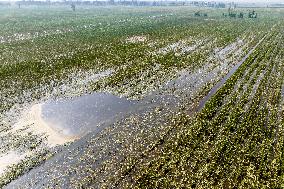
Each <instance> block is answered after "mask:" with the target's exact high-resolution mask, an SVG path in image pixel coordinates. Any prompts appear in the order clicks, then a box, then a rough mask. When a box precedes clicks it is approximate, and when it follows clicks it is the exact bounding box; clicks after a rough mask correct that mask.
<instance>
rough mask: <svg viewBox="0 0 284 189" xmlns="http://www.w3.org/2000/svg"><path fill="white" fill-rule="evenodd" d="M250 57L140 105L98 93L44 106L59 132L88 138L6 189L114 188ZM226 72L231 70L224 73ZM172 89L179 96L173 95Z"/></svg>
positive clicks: (185, 78) (196, 75)
mask: <svg viewBox="0 0 284 189" xmlns="http://www.w3.org/2000/svg"><path fill="white" fill-rule="evenodd" d="M247 57H248V56H246V57H244V59H243V60H242V61H241V62H240V63H238V64H237V65H236V66H233V65H227V66H224V65H222V66H217V67H214V66H213V67H212V66H211V67H210V66H207V67H205V68H203V69H197V70H196V72H193V73H191V74H190V73H185V74H181V76H180V77H179V78H177V79H176V80H173V81H170V82H168V84H166V85H165V86H164V87H163V88H162V89H161V90H162V91H163V92H159V91H157V92H154V93H152V94H149V95H148V96H147V97H145V98H144V99H142V100H140V101H133V100H127V99H125V98H119V97H117V96H114V95H111V94H109V93H94V94H90V95H84V96H81V97H78V98H74V99H67V100H66V99H63V100H59V101H49V102H47V103H45V104H43V105H42V116H43V120H45V121H46V122H47V123H50V126H51V127H52V128H53V129H54V130H57V131H59V132H61V133H62V134H63V135H69V136H70V135H71V136H76V137H80V136H84V137H82V138H81V139H79V140H76V141H75V142H74V143H73V144H72V145H70V146H67V147H66V148H63V151H62V153H59V154H56V155H55V156H54V157H53V158H51V159H50V160H48V161H47V162H45V163H44V164H43V165H41V166H39V167H38V168H34V169H33V170H31V171H30V172H29V173H27V174H25V175H24V176H22V177H20V178H19V179H17V180H15V181H13V182H11V183H10V184H9V185H7V186H6V188H45V187H51V188H52V187H55V186H56V185H57V186H60V187H62V188H68V187H71V186H80V185H81V184H82V182H83V181H82V180H81V179H85V178H89V179H90V182H91V183H92V184H94V183H97V186H100V187H102V186H104V184H106V185H108V184H110V183H107V182H103V180H104V179H106V180H108V181H110V182H112V184H114V183H113V182H116V181H113V180H112V179H114V178H115V174H123V171H122V170H121V169H120V167H121V165H123V164H124V161H125V160H126V159H127V158H128V156H129V154H131V153H132V156H134V157H136V158H139V157H141V156H142V155H143V151H145V149H147V148H149V147H150V146H151V145H152V142H153V141H157V140H159V138H160V137H161V135H163V133H164V134H166V133H168V131H169V130H170V129H171V128H169V127H168V126H169V125H170V118H171V117H173V116H174V115H175V114H176V112H178V111H179V110H180V108H182V107H183V105H184V104H190V103H193V104H194V103H197V102H194V101H193V99H198V98H195V97H197V96H198V95H199V93H201V92H202V88H204V87H205V86H206V85H208V84H209V83H211V84H213V83H215V82H216V81H218V80H220V79H221V78H220V77H221V75H220V74H218V73H219V72H220V71H223V72H225V73H226V72H229V70H230V69H231V68H232V67H233V69H232V70H231V71H230V72H229V74H228V75H226V77H225V78H223V80H221V82H222V83H223V84H224V83H225V81H226V78H227V79H228V78H229V77H230V76H231V75H232V74H233V73H234V72H235V71H236V70H237V68H238V67H239V66H240V65H241V64H242V62H244V61H245V59H246V58H247ZM221 68H223V69H224V68H226V70H220V69H221ZM217 85H218V84H217ZM219 87H221V85H220V86H219ZM173 89H174V91H180V92H179V93H177V92H175V93H172V92H171V91H173ZM216 90H217V89H216ZM211 93H212V92H211ZM211 93H209V95H210V94H211ZM177 94H183V96H180V95H177ZM189 96H190V97H191V98H188V99H187V102H186V100H185V99H186V98H187V97H189ZM204 103H205V102H204ZM105 120H109V121H108V122H105ZM89 131H92V132H89ZM134 149H135V150H134ZM133 150H134V151H135V153H134V154H133ZM78 168H79V169H78ZM39 175H40V177H39ZM84 182H85V181H84ZM91 183H83V185H88V184H91Z"/></svg>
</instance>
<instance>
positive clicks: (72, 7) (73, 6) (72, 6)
mask: <svg viewBox="0 0 284 189" xmlns="http://www.w3.org/2000/svg"><path fill="white" fill-rule="evenodd" d="M71 9H72V10H73V11H75V10H76V6H75V4H73V3H72V4H71Z"/></svg>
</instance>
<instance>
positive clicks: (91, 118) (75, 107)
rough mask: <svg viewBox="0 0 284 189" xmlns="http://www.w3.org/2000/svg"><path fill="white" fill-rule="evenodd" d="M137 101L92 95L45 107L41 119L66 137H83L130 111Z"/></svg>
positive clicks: (64, 100) (97, 94)
mask: <svg viewBox="0 0 284 189" xmlns="http://www.w3.org/2000/svg"><path fill="white" fill-rule="evenodd" d="M135 105H136V102H134V101H129V100H127V99H125V98H119V97H117V96H114V95H112V94H109V93H93V94H89V95H84V96H80V97H77V98H73V99H63V100H58V101H49V102H47V103H45V104H43V105H42V113H41V114H42V119H43V120H44V121H45V122H46V123H48V125H50V127H52V129H53V130H56V131H57V132H59V133H60V134H62V135H64V136H72V137H74V136H75V137H80V136H82V135H84V134H86V133H88V132H90V131H94V130H96V129H97V128H98V127H99V125H100V124H102V123H103V122H104V121H105V120H109V119H111V118H115V117H119V116H121V115H122V113H125V112H128V111H130V109H131V108H133V107H134V106H135Z"/></svg>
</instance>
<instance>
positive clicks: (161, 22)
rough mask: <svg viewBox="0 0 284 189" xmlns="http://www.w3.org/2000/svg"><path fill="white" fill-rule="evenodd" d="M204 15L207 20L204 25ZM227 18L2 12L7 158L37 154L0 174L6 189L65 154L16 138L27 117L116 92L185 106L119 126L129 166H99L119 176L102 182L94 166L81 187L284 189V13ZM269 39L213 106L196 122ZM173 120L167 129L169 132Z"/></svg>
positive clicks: (1, 136)
mask: <svg viewBox="0 0 284 189" xmlns="http://www.w3.org/2000/svg"><path fill="white" fill-rule="evenodd" d="M198 11H201V12H206V13H208V16H207V17H197V16H195V13H196V12H198ZM223 12H224V10H223V9H205V8H199V9H198V10H197V8H192V7H186V6H185V7H174V6H173V7H120V6H109V7H87V6H76V12H73V11H72V10H71V9H70V7H63V6H58V7H56V6H54V7H53V6H51V7H47V6H39V7H21V9H15V7H14V8H13V7H11V8H1V7H0V28H1V30H0V88H1V91H0V102H1V103H0V148H1V149H0V155H1V154H6V153H8V152H9V151H18V152H21V153H27V154H32V155H29V156H27V157H26V158H25V159H23V160H21V161H20V162H19V163H17V164H15V165H13V166H11V167H9V168H8V169H7V171H6V172H5V174H3V175H0V187H2V186H4V185H6V184H8V183H9V182H11V181H12V180H14V179H16V178H17V177H19V176H20V175H22V174H24V173H26V172H28V171H29V170H30V169H32V168H33V167H35V166H37V165H39V164H41V163H43V162H44V161H46V160H47V159H49V158H50V157H52V155H53V154H54V152H55V151H56V150H55V149H53V148H50V147H49V146H48V145H46V141H45V136H38V135H37V134H35V133H32V132H30V131H29V130H28V128H29V125H26V127H24V128H23V129H22V130H21V131H20V132H18V133H17V132H14V131H13V126H14V124H15V123H17V121H18V120H19V117H20V116H21V114H22V112H23V110H26V109H27V108H29V107H30V106H32V105H34V104H36V103H39V102H44V101H46V100H49V99H52V98H55V99H57V98H60V97H63V98H68V97H75V96H80V95H82V94H85V93H92V92H94V91H107V92H111V93H114V94H117V95H121V96H125V97H127V98H130V99H140V100H141V99H143V98H144V97H147V96H149V94H151V92H157V94H160V95H168V94H170V95H172V94H174V95H176V96H178V98H180V99H181V100H180V102H179V105H177V106H176V107H166V108H164V109H159V107H158V108H156V109H155V110H153V112H150V113H149V112H148V113H145V117H143V119H145V120H146V121H145V122H144V120H140V119H138V118H137V120H139V121H137V120H135V119H136V117H135V116H133V117H132V116H130V117H129V118H126V119H125V120H123V121H121V122H120V124H121V125H124V126H125V128H126V129H125V130H119V134H117V135H116V133H115V132H114V131H113V133H115V134H113V135H115V136H113V138H114V139H113V140H114V141H115V139H117V141H119V146H123V147H124V149H123V150H121V152H117V153H120V155H121V157H122V158H121V159H122V160H121V159H120V160H117V159H119V158H117V159H116V158H115V157H112V159H111V158H110V159H107V160H106V161H103V163H102V165H103V168H102V170H111V169H113V172H115V171H116V170H119V171H117V172H115V174H113V175H111V174H110V173H109V175H107V174H106V175H107V176H106V177H105V178H101V177H103V176H100V175H104V174H103V171H101V170H99V169H98V170H91V171H90V169H88V170H86V172H85V174H87V173H90V174H91V176H90V175H89V177H87V176H86V179H82V180H80V183H79V184H78V183H76V184H78V186H81V187H83V186H89V185H90V183H92V182H95V181H96V182H101V181H98V180H99V179H100V178H101V180H104V181H105V182H104V183H103V184H101V185H102V186H113V185H118V186H120V187H130V188H132V187H137V188H265V187H267V188H281V187H282V186H283V165H282V164H283V157H282V153H283V140H284V136H283V131H282V126H283V124H284V122H283V119H282V116H283V110H282V106H283V102H284V101H283V98H284V97H283V95H284V94H283V91H284V90H283V86H284V83H283V79H284V78H283V76H284V70H283V68H284V67H283V65H282V64H283V55H284V52H283V49H284V44H283V41H284V40H283V37H284V36H283V34H284V31H283V30H284V28H283V25H284V23H283V21H282V20H283V16H284V13H283V10H282V9H257V13H258V18H256V19H249V18H246V17H244V18H243V19H231V18H225V17H223V16H222V13H223ZM239 12H246V10H239ZM261 39H264V40H263V42H262V43H260V45H259V46H258V47H257V48H256V49H255V50H254V52H253V53H252V54H251V55H250V56H249V57H248V59H247V60H246V61H245V62H244V63H243V64H242V65H241V66H240V67H239V69H238V70H237V71H236V72H235V73H234V75H232V77H230V78H229V80H227V82H226V83H225V84H224V85H223V86H222V87H221V88H220V90H218V92H217V93H216V94H215V95H214V96H213V97H212V98H211V99H210V100H209V101H208V102H207V103H206V105H205V107H204V108H203V109H202V110H201V111H200V112H198V113H196V114H194V115H192V116H189V115H187V114H188V112H187V111H188V110H192V109H191V106H195V105H196V104H198V102H199V100H200V99H201V98H202V97H204V96H205V95H206V93H208V91H209V90H210V88H211V87H212V86H213V85H214V84H216V82H217V81H219V80H220V79H221V78H222V77H223V76H224V75H226V74H227V73H228V72H229V71H230V69H231V68H232V67H233V66H234V65H236V64H237V63H238V62H239V61H240V60H241V59H242V58H243V57H245V55H246V54H247V53H248V52H249V51H250V50H251V49H252V48H253V47H255V45H256V44H258V43H259V41H261ZM183 73H186V74H188V75H186V74H185V75H186V76H188V78H189V79H187V78H183V77H181V76H182V75H183ZM199 73H200V74H199ZM206 74H208V75H206ZM180 78H181V79H180ZM195 78H197V81H195V80H194V79H195ZM199 80H202V82H200V83H199ZM203 80H204V81H203ZM169 82H176V83H177V84H180V83H182V82H185V83H188V86H186V87H187V88H186V89H187V90H188V91H186V90H185V88H183V87H182V85H181V87H178V86H174V87H169V88H165V86H166V85H167V83H169ZM179 82H180V83H179ZM197 83H198V85H197ZM185 85H186V84H185ZM168 114H169V115H168ZM143 116H144V115H143ZM159 116H160V117H159ZM165 119H169V120H170V121H168V120H167V121H165V123H167V124H166V125H163V124H162V123H164V122H163V120H165ZM161 120H162V121H161ZM148 123H152V124H155V125H156V127H155V128H152V127H149V128H148ZM117 124H118V123H117ZM133 125H134V126H137V125H142V126H143V128H142V126H141V127H138V126H137V128H139V129H141V128H142V129H143V130H141V132H140V130H139V129H136V130H135V129H134V128H130V126H133ZM134 126H133V127H134ZM144 127H145V128H147V129H148V131H144ZM131 129H132V130H131ZM142 131H143V132H142ZM116 132H117V133H118V131H116ZM129 133H131V135H129ZM105 135H108V134H105ZM94 141H95V140H94ZM121 141H123V142H121ZM92 142H93V141H91V142H90V144H93V143H92ZM130 143H131V145H130ZM102 144H103V143H102ZM142 144H143V145H142ZM68 145H69V144H68ZM71 145H72V144H71ZM90 146H91V145H90ZM128 146H131V148H129V147H128ZM101 150H102V151H103V149H101ZM89 151H92V152H93V149H89ZM89 151H88V152H89ZM118 151H119V150H118ZM90 153H91V152H90ZM93 153H94V152H93ZM98 153H99V152H98ZM81 155H82V154H81ZM85 155H86V156H87V155H89V154H85ZM0 157H1V156H0ZM83 157H84V155H82V159H83ZM92 158H93V159H96V158H95V157H92V156H90V157H89V156H88V157H87V158H86V159H92ZM82 161H83V160H82ZM115 166H116V167H115ZM114 167H115V168H114ZM82 171H83V170H82ZM94 177H97V178H94ZM96 179H97V180H96ZM70 180H71V179H70ZM74 183H75V181H74ZM74 185H75V184H74ZM76 186H77V185H76Z"/></svg>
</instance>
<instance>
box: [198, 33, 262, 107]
mask: <svg viewBox="0 0 284 189" xmlns="http://www.w3.org/2000/svg"><path fill="white" fill-rule="evenodd" d="M266 36H267V35H265V36H264V37H263V38H262V39H261V40H260V41H259V42H258V43H257V44H256V45H255V46H254V47H253V48H252V49H251V50H250V51H249V52H248V54H247V55H246V56H245V57H244V58H243V59H242V60H241V61H240V62H238V63H237V64H236V65H235V66H234V67H233V68H232V69H231V70H230V72H229V73H228V74H227V75H226V76H225V77H224V78H223V79H222V80H221V81H219V82H218V83H217V84H216V85H215V86H214V87H213V88H212V89H211V90H210V92H209V93H208V95H207V96H205V97H204V98H203V99H202V100H201V102H200V103H199V106H198V107H197V109H196V111H197V112H199V111H200V110H201V109H203V107H204V106H205V104H206V102H207V101H208V100H209V99H210V98H211V97H212V96H213V95H215V94H216V93H217V91H218V90H219V89H220V88H221V87H222V86H223V85H224V84H225V83H226V81H227V80H228V79H229V78H230V77H231V76H232V75H233V74H234V73H235V72H236V71H237V70H238V68H239V67H240V66H241V65H242V64H243V63H244V62H245V61H246V60H247V58H248V57H249V56H250V55H251V54H252V53H253V51H254V50H255V49H256V48H257V47H258V46H259V45H260V43H261V42H262V41H263V40H264V39H265V38H266Z"/></svg>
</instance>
